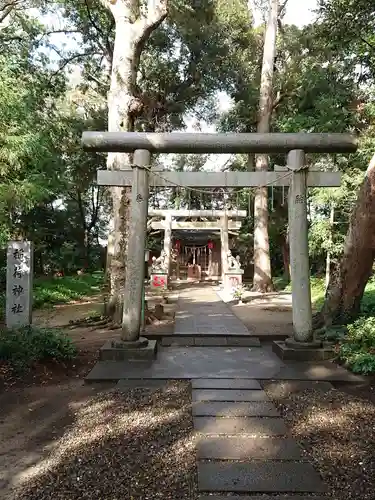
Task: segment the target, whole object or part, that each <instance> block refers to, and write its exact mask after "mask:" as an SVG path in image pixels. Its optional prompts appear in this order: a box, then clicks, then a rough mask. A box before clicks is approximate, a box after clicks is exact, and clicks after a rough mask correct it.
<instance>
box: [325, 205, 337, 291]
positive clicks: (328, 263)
mask: <svg viewBox="0 0 375 500" xmlns="http://www.w3.org/2000/svg"><path fill="white" fill-rule="evenodd" d="M334 223H335V206H334V204H333V203H331V208H330V211H329V226H330V235H329V243H330V246H331V245H332V233H333V227H334ZM330 279H331V251H330V250H328V252H327V257H326V291H327V289H328V286H329V282H330Z"/></svg>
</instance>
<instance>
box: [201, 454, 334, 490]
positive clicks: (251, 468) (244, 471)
mask: <svg viewBox="0 0 375 500" xmlns="http://www.w3.org/2000/svg"><path fill="white" fill-rule="evenodd" d="M198 489H199V491H202V492H203V491H204V492H215V491H218V492H229V493H232V492H236V493H240V492H243V493H248V494H249V493H284V492H285V493H294V492H295V493H323V492H325V491H326V488H325V485H324V483H323V481H322V480H321V477H320V475H319V474H318V473H317V472H316V471H315V469H314V468H313V466H312V465H311V464H309V463H307V462H277V461H275V462H272V461H265V462H252V463H242V462H198Z"/></svg>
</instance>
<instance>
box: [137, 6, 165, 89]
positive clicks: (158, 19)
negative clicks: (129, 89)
mask: <svg viewBox="0 0 375 500" xmlns="http://www.w3.org/2000/svg"><path fill="white" fill-rule="evenodd" d="M167 15H168V0H148V2H147V14H146V16H145V17H142V18H140V19H138V20H137V21H136V23H135V24H138V25H139V28H138V30H139V36H138V37H137V39H136V40H135V50H134V58H133V64H132V71H133V75H134V76H135V78H136V75H137V72H138V68H139V64H140V59H141V54H142V51H143V49H144V46H145V44H146V42H147V40H148V39H149V38H150V36H151V33H152V32H153V31H154V30H156V29H157V28H158V27H159V26H160V25H161V23H162V22H163V21H164V19H165V18H166V17H167ZM134 84H135V85H134V88H136V82H134Z"/></svg>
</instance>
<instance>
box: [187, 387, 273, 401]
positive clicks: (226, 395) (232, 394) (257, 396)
mask: <svg viewBox="0 0 375 500" xmlns="http://www.w3.org/2000/svg"><path fill="white" fill-rule="evenodd" d="M193 401H269V398H268V396H267V394H266V393H265V392H264V391H259V390H258V391H257V390H255V391H252V390H246V389H194V390H193Z"/></svg>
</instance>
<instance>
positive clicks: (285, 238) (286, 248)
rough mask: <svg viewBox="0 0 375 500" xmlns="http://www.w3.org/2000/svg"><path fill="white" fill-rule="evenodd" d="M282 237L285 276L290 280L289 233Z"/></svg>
mask: <svg viewBox="0 0 375 500" xmlns="http://www.w3.org/2000/svg"><path fill="white" fill-rule="evenodd" d="M282 238H283V240H282V244H281V245H282V246H281V249H282V252H283V264H284V278H285V279H286V280H290V255H289V235H288V234H284V235H283V236H282Z"/></svg>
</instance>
